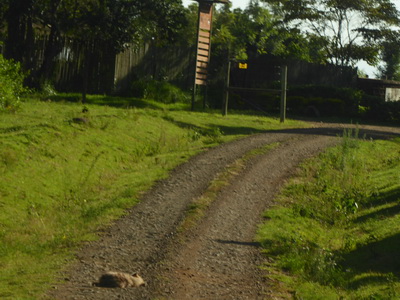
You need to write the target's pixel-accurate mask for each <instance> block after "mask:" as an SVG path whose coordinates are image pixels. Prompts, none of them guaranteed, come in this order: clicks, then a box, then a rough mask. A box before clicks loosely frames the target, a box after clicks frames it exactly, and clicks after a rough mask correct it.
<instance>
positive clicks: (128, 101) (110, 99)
mask: <svg viewBox="0 0 400 300" xmlns="http://www.w3.org/2000/svg"><path fill="white" fill-rule="evenodd" d="M48 99H50V100H51V101H54V102H63V101H66V102H72V103H79V102H81V100H82V96H81V95H79V94H60V95H54V96H50V97H48ZM86 103H87V104H95V105H107V106H111V107H118V108H121V107H123V108H126V107H136V108H151V109H161V108H160V107H159V106H157V105H154V104H152V103H149V102H148V101H145V100H143V99H139V98H127V97H115V96H88V97H87V100H86Z"/></svg>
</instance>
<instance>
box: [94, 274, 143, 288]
mask: <svg viewBox="0 0 400 300" xmlns="http://www.w3.org/2000/svg"><path fill="white" fill-rule="evenodd" d="M93 285H95V286H99V287H110V288H117V287H119V288H127V287H138V286H145V285H146V282H145V281H144V280H143V278H142V277H141V276H140V275H139V274H138V273H134V274H133V275H130V274H127V273H122V272H107V273H105V274H103V275H101V276H100V278H99V281H98V282H95V283H93Z"/></svg>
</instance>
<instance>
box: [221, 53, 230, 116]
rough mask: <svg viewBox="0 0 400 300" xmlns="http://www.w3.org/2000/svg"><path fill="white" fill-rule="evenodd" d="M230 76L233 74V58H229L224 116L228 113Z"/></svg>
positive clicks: (223, 106)
mask: <svg viewBox="0 0 400 300" xmlns="http://www.w3.org/2000/svg"><path fill="white" fill-rule="evenodd" d="M230 76H231V60H228V67H227V72H226V81H225V92H224V103H223V105H222V115H223V116H226V115H227V114H228V102H229V77H230Z"/></svg>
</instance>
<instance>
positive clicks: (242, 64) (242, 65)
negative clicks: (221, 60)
mask: <svg viewBox="0 0 400 300" xmlns="http://www.w3.org/2000/svg"><path fill="white" fill-rule="evenodd" d="M239 69H247V63H239Z"/></svg>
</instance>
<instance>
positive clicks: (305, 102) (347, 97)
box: [287, 85, 362, 117]
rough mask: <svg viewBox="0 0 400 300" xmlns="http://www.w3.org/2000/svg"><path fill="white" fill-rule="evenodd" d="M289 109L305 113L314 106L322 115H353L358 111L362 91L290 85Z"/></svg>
mask: <svg viewBox="0 0 400 300" xmlns="http://www.w3.org/2000/svg"><path fill="white" fill-rule="evenodd" d="M287 99H288V100H287V101H288V104H287V106H288V109H289V110H293V112H295V113H301V114H304V113H305V112H306V111H307V109H308V108H310V107H313V108H314V111H315V110H316V111H318V113H320V115H321V116H338V117H340V116H349V115H350V116H353V115H356V114H357V113H358V107H359V104H360V101H361V99H362V92H361V91H359V90H355V89H351V88H337V87H333V86H318V85H304V86H295V87H290V88H289V91H288V96H287Z"/></svg>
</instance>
